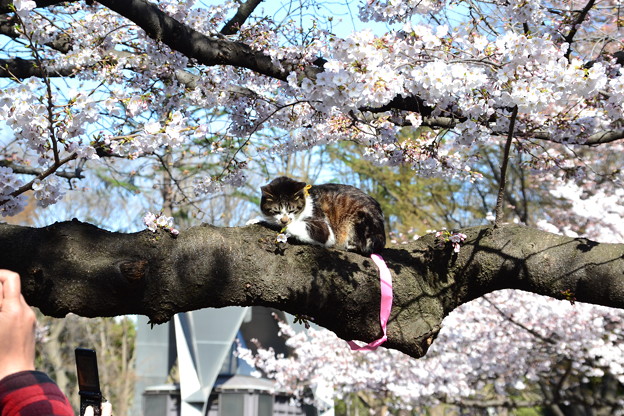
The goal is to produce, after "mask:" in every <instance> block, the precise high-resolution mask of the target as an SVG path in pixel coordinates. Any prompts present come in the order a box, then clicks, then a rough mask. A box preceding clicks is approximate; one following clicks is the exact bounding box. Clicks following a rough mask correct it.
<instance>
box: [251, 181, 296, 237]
mask: <svg viewBox="0 0 624 416" xmlns="http://www.w3.org/2000/svg"><path fill="white" fill-rule="evenodd" d="M260 189H261V190H262V200H261V201H260V210H261V211H262V214H264V216H265V217H266V218H267V220H269V221H271V222H273V223H275V224H279V225H283V226H287V225H288V224H290V223H291V222H293V221H294V220H295V219H297V218H298V217H299V216H300V215H301V214H302V213H303V211H304V209H305V207H306V195H305V189H306V184H305V182H297V181H294V180H292V179H290V178H287V177H285V176H282V177H279V178H277V179H274V180H273V181H272V182H271V183H269V184H268V185H266V186H263V187H262V188H260Z"/></svg>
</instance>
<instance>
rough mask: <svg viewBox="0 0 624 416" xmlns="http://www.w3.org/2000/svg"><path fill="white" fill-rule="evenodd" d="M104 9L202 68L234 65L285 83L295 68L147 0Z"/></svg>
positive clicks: (108, 3)
mask: <svg viewBox="0 0 624 416" xmlns="http://www.w3.org/2000/svg"><path fill="white" fill-rule="evenodd" d="M99 2H100V3H101V4H102V5H103V6H105V7H108V8H110V9H111V10H113V11H115V12H117V13H119V14H120V15H122V16H124V17H126V18H128V19H130V20H131V21H132V22H134V23H135V24H137V25H138V26H139V27H141V28H142V29H143V30H144V31H145V33H147V35H148V36H149V37H151V38H152V39H155V40H157V41H160V42H163V43H164V44H166V45H167V46H169V47H170V48H171V49H173V50H176V51H178V52H180V53H182V54H184V55H185V56H187V57H189V58H192V59H195V60H196V61H197V62H198V63H200V64H202V65H208V66H213V65H231V66H235V67H240V68H248V69H251V70H253V71H255V72H258V73H260V74H263V75H267V76H269V77H272V78H275V79H279V80H286V77H287V76H288V74H289V73H290V72H291V71H292V70H293V69H294V66H293V65H292V64H291V63H289V62H287V61H282V62H275V61H274V60H273V59H272V58H271V57H270V56H268V55H266V54H264V53H263V52H261V51H256V50H254V49H252V48H251V47H249V46H248V45H246V44H244V43H240V42H233V41H230V40H228V39H226V38H221V37H216V36H215V37H208V36H205V35H203V34H201V33H199V32H198V31H196V30H194V29H192V28H190V27H188V26H186V25H184V24H182V23H180V22H178V21H177V20H175V19H174V18H172V17H170V16H168V15H167V14H166V13H164V12H163V11H162V10H160V9H159V8H158V6H156V5H155V4H152V3H148V2H147V1H145V0H100V1H99Z"/></svg>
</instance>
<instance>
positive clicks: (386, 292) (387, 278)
mask: <svg viewBox="0 0 624 416" xmlns="http://www.w3.org/2000/svg"><path fill="white" fill-rule="evenodd" d="M371 259H372V260H373V262H374V263H375V265H376V266H377V268H378V269H379V284H380V286H381V305H380V307H379V322H380V323H381V330H382V331H383V336H382V337H381V338H379V339H378V340H375V341H373V342H371V343H370V344H368V345H364V346H363V347H360V346H359V345H358V344H356V343H355V342H353V341H349V347H351V349H352V350H353V351H375V350H376V349H377V347H379V346H380V345H381V344H383V343H384V342H386V340H387V339H388V336H387V334H386V327H387V325H388V318H390V310H391V309H392V275H391V274H390V269H388V266H387V265H386V262H385V261H384V259H383V258H382V257H381V256H380V255H379V254H371Z"/></svg>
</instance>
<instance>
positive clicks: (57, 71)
mask: <svg viewBox="0 0 624 416" xmlns="http://www.w3.org/2000/svg"><path fill="white" fill-rule="evenodd" d="M51 68H53V66H52V67H51ZM75 71H76V68H75V67H66V68H54V69H46V68H41V66H40V65H39V64H38V63H37V61H36V60H34V59H32V60H30V59H22V58H13V59H1V58H0V78H17V79H24V78H30V77H39V78H44V77H71V76H74V75H75V74H76V72H75Z"/></svg>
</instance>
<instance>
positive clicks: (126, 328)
mask: <svg viewBox="0 0 624 416" xmlns="http://www.w3.org/2000/svg"><path fill="white" fill-rule="evenodd" d="M37 319H38V337H37V356H36V363H35V366H36V368H37V369H38V370H41V371H44V372H46V373H48V374H49V375H50V377H51V378H52V379H53V380H54V381H55V382H56V383H57V384H58V385H59V387H60V388H61V390H62V391H63V392H64V393H65V394H66V395H67V396H68V398H69V399H70V402H71V403H72V405H73V406H74V409H78V408H79V403H80V400H79V398H78V385H77V379H76V361H75V357H74V350H75V348H77V347H83V348H91V349H95V350H96V353H97V360H98V369H99V375H100V385H101V388H102V393H103V395H104V397H105V398H106V399H108V400H109V401H110V402H111V403H114V406H115V407H114V412H115V415H116V416H124V415H128V414H129V410H130V405H131V402H132V398H133V397H134V368H133V367H134V340H135V338H136V328H135V325H134V322H132V320H131V319H130V318H127V317H122V318H93V319H88V318H82V317H79V316H76V315H72V314H69V315H67V316H66V317H65V318H62V319H56V318H50V317H47V316H43V315H42V314H40V313H38V316H37Z"/></svg>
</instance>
